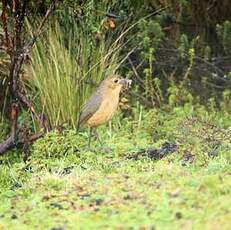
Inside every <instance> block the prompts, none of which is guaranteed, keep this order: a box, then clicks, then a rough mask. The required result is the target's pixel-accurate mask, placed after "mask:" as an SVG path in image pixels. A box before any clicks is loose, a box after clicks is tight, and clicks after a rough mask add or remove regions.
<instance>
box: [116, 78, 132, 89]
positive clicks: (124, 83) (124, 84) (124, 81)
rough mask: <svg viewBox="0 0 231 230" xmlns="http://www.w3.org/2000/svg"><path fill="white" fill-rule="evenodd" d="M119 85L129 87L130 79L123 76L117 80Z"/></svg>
mask: <svg viewBox="0 0 231 230" xmlns="http://www.w3.org/2000/svg"><path fill="white" fill-rule="evenodd" d="M119 83H120V84H121V85H123V86H124V87H125V88H130V87H131V84H132V80H130V79H126V78H123V79H121V80H120V81H119Z"/></svg>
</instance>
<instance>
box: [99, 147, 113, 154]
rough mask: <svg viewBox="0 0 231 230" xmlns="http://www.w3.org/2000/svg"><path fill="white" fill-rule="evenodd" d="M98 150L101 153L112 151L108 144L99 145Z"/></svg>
mask: <svg viewBox="0 0 231 230" xmlns="http://www.w3.org/2000/svg"><path fill="white" fill-rule="evenodd" d="M100 151H101V152H102V153H111V152H112V151H113V149H112V148H110V147H109V146H101V147H100Z"/></svg>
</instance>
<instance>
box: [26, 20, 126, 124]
mask: <svg viewBox="0 0 231 230" xmlns="http://www.w3.org/2000/svg"><path fill="white" fill-rule="evenodd" d="M62 25H65V29H64V28H63V26H62ZM67 26H69V28H67ZM121 40H122V38H120V39H116V38H114V39H113V38H112V36H108V37H107V39H104V38H102V39H101V40H100V41H97V40H96V39H95V37H93V33H90V32H89V31H88V30H87V29H86V28H84V27H81V26H79V25H77V24H76V23H69V24H68V23H61V20H53V21H52V22H51V23H50V25H49V28H48V29H47V31H46V33H45V34H44V36H43V38H42V39H41V40H40V41H39V42H38V43H37V44H36V46H35V47H34V49H33V54H32V65H31V69H30V71H31V73H32V79H30V83H29V85H30V88H31V89H32V95H36V96H35V99H34V101H35V103H36V107H37V109H38V110H40V111H41V110H42V111H43V112H44V113H45V114H46V116H47V117H48V119H49V122H50V125H51V126H52V127H54V126H59V125H63V124H69V125H70V126H72V127H75V125H76V121H77V116H78V111H79V109H80V107H81V106H82V104H83V103H84V101H85V100H86V98H87V97H88V96H89V95H90V93H91V92H92V90H93V89H94V88H95V86H96V85H97V84H98V83H99V82H100V81H101V80H102V79H103V78H104V77H105V76H107V75H109V74H112V73H114V72H115V71H116V70H117V69H118V67H119V65H120V62H121V60H122V59H121V57H120V50H121V47H122V41H121Z"/></svg>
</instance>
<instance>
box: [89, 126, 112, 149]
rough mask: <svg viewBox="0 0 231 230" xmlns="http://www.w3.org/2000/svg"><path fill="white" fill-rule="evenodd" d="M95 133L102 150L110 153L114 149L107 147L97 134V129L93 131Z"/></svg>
mask: <svg viewBox="0 0 231 230" xmlns="http://www.w3.org/2000/svg"><path fill="white" fill-rule="evenodd" d="M93 132H94V136H95V137H96V138H97V140H98V142H99V144H100V146H101V150H102V151H103V152H105V153H110V152H111V151H112V149H111V148H110V147H109V146H105V144H104V143H103V142H102V141H101V139H100V136H99V134H98V133H97V132H96V129H93Z"/></svg>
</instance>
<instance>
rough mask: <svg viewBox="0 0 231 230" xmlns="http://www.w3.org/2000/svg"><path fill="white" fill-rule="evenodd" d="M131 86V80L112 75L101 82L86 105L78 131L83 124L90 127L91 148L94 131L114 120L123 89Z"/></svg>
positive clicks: (81, 114) (80, 117) (81, 113)
mask: <svg viewBox="0 0 231 230" xmlns="http://www.w3.org/2000/svg"><path fill="white" fill-rule="evenodd" d="M130 85H131V80H128V79H125V78H121V77H120V76H119V75H112V76H110V77H108V78H106V79H105V80H103V81H102V82H101V84H100V85H99V87H98V88H97V90H96V92H95V93H94V94H93V95H92V96H91V97H90V98H89V100H88V101H87V102H86V104H85V105H84V107H83V109H82V111H81V112H80V116H79V121H78V126H77V131H78V129H79V126H80V125H81V124H87V125H88V126H89V127H90V134H89V141H88V147H89V148H90V141H91V134H92V130H93V129H94V128H96V127H97V126H99V125H102V124H104V123H106V122H108V121H109V120H111V119H112V117H113V116H114V114H115V112H116V110H117V108H118V105H119V95H120V92H121V89H122V88H123V87H130ZM94 131H95V129H94ZM97 137H98V135H97ZM98 139H99V138H98Z"/></svg>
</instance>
